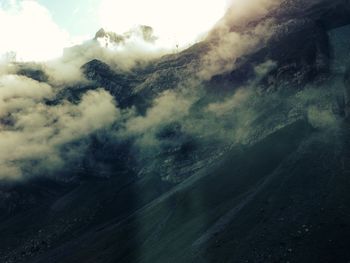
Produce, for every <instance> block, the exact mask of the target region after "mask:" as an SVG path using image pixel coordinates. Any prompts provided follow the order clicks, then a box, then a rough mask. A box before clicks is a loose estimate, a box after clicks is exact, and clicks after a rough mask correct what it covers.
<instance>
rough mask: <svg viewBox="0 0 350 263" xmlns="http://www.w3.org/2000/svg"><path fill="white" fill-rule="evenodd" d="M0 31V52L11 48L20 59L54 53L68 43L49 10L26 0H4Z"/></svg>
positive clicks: (67, 35)
mask: <svg viewBox="0 0 350 263" xmlns="http://www.w3.org/2000/svg"><path fill="white" fill-rule="evenodd" d="M0 34H1V43H0V56H1V55H2V54H4V53H6V52H9V51H14V52H16V53H17V59H18V60H24V61H37V60H47V59H50V58H54V57H58V56H60V55H61V54H62V51H63V48H64V47H66V46H68V45H70V44H71V39H70V36H69V34H68V33H67V32H65V31H64V30H62V29H61V28H60V27H59V26H58V25H57V24H55V22H54V21H53V20H52V17H51V14H50V12H49V11H48V10H47V9H46V8H45V7H43V6H41V5H40V4H39V3H37V2H35V1H30V0H23V1H18V0H17V1H6V0H5V1H4V2H3V4H2V5H0Z"/></svg>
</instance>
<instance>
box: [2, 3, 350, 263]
mask: <svg viewBox="0 0 350 263" xmlns="http://www.w3.org/2000/svg"><path fill="white" fill-rule="evenodd" d="M271 18H273V19H274V21H275V24H274V27H273V28H274V30H275V31H273V34H271V37H269V38H267V39H266V40H265V41H262V42H261V43H262V44H260V45H257V46H256V47H255V48H252V49H250V50H249V52H246V53H244V55H242V56H239V57H238V58H236V57H234V59H233V60H234V61H228V64H229V67H227V68H228V69H227V70H225V71H224V72H221V71H220V72H219V73H217V74H212V76H210V77H209V78H204V79H203V78H201V72H202V70H203V67H204V68H205V67H208V66H209V62H208V61H209V60H208V59H205V58H208V56H207V55H208V54H211V52H212V51H213V50H214V51H215V49H216V48H218V45H217V44H218V43H220V42H219V40H220V39H219V40H218V39H213V38H210V37H209V38H208V39H207V40H206V41H203V42H201V43H198V44H196V45H194V46H192V47H190V48H189V49H187V50H184V51H182V52H180V53H177V54H170V55H167V56H164V57H162V58H159V59H156V60H153V61H151V62H149V63H147V64H141V65H136V66H135V67H134V68H132V69H131V70H129V71H127V72H126V71H123V70H121V69H118V68H116V67H112V66H110V65H108V64H106V63H105V62H103V61H100V60H97V59H95V60H92V61H90V62H88V63H86V64H85V65H82V68H81V69H82V72H83V74H84V75H85V77H86V78H87V79H88V80H89V83H88V84H81V86H78V87H67V88H66V89H64V90H62V92H60V93H58V96H57V98H55V99H54V100H53V101H48V102H47V103H48V104H58V103H59V101H69V102H71V103H73V104H74V103H75V104H78V103H79V101H80V100H81V96H82V94H84V93H85V92H86V91H89V90H96V89H99V88H101V87H102V88H104V89H105V90H107V91H108V92H109V93H110V94H112V96H113V97H114V98H115V100H116V102H117V104H118V106H119V110H120V111H121V112H124V111H125V112H126V113H125V115H121V116H122V117H121V118H127V117H128V116H129V115H132V116H133V114H135V115H136V117H135V118H134V119H132V120H133V122H131V124H130V122H127V121H126V122H122V124H120V123H116V124H115V125H114V126H116V127H112V128H113V130H112V132H111V134H109V133H108V134H107V131H101V132H100V133H96V134H93V135H91V136H90V138H89V140H88V144H86V147H85V148H84V152H83V154H81V155H82V156H81V157H80V158H81V160H80V161H79V162H77V163H76V164H75V165H74V167H69V168H67V169H65V170H63V171H59V172H58V174H57V175H56V176H55V177H54V178H52V177H48V176H45V175H44V176H43V177H39V178H34V179H31V180H27V181H25V182H21V183H9V182H0V233H1V234H0V261H1V262H9V263H10V262H11V263H12V262H26V263H27V262H28V263H44V262H45V263H46V262H50V263H55V262H57V263H59V262H64V263H70V262H72V263H73V262H87V263H88V262H93V263H109V262H121V263H122V262H125V263H136V262H137V263H141V262H142V263H146V262H150V263H151V262H152V263H157V262H159V263H163V262H169V263H171V262H174V263H177V262H205V263H211V262H213V263H214V262H317V263H319V262H325V263H326V262H348V261H349V259H350V252H349V250H348V245H347V244H349V243H350V230H349V227H350V217H349V216H350V196H349V191H348V189H349V186H350V180H349V173H350V166H349V163H350V162H349V160H350V152H349V149H350V148H349V147H350V145H349V142H350V140H349V138H350V133H349V124H348V123H347V122H344V121H343V119H342V116H341V115H342V114H339V116H338V115H336V114H333V112H332V107H333V106H334V105H333V103H336V98H338V97H339V95H340V96H341V97H342V98H343V97H344V95H343V90H344V88H345V90H346V91H347V93H346V96H345V99H343V101H345V103H343V104H344V105H346V106H343V111H345V115H346V116H347V117H349V114H350V112H349V92H348V91H349V88H350V73H349V72H348V73H346V74H344V72H340V73H339V72H337V73H335V72H333V68H332V64H333V63H334V60H335V57H334V54H333V49H334V44H333V43H332V41H331V38H329V30H331V29H334V28H336V27H339V26H343V25H346V24H347V23H349V22H350V21H349V18H350V3H349V1H344V0H334V1H328V0H317V1H304V0H298V1H296V0H293V1H292V0H288V1H284V2H283V3H282V7H280V8H279V9H273V10H271V11H270V12H268V14H266V15H265V16H264V17H262V18H261V17H260V18H259V21H252V22H251V23H250V24H248V25H246V26H245V27H244V28H243V27H235V26H232V28H231V29H230V30H231V31H232V32H233V31H237V32H238V33H239V34H240V36H242V32H243V34H247V32H248V33H249V34H251V32H253V31H251V28H256V26H257V25H258V24H259V23H261V22H262V21H264V20H265V19H271ZM275 25H277V26H275ZM151 31H152V30H151V29H150V28H147V27H144V28H143V29H142V32H143V34H144V37H145V38H148V37H150V39H152V37H151V35H152V34H151V33H152V32H151ZM228 33H229V32H228ZM249 34H248V35H249ZM105 37H108V38H109V39H110V40H111V39H114V40H115V42H118V41H119V40H120V41H121V42H122V41H123V40H121V37H125V36H118V35H116V34H115V35H113V34H112V33H110V32H105V31H104V30H102V29H101V30H100V31H99V32H98V33H97V34H96V39H98V38H105ZM119 37H120V39H119ZM220 37H223V38H225V36H220ZM221 40H222V39H221ZM121 42H120V43H121ZM118 43H119V42H118ZM235 48H237V46H233V47H231V46H229V47H228V51H227V52H228V53H225V54H231V53H230V51H232V50H234V49H235ZM342 55H344V56H345V55H346V54H342ZM347 55H348V54H347ZM229 58H231V57H229ZM216 62H218V64H219V66H221V65H222V64H221V63H227V58H226V57H223V59H221V60H217V61H216ZM346 66H348V65H346ZM34 69H35V68H34ZM37 70H39V69H37ZM37 70H34V71H33V70H28V69H26V70H25V71H22V72H19V74H22V75H25V76H27V77H30V78H33V79H36V80H38V81H44V82H45V81H46V79H45V75H44V72H43V71H37ZM344 85H345V87H344ZM310 86H311V87H310ZM193 87H195V88H193ZM248 87H254V88H255V89H254V92H255V93H254V94H253V96H251V93H249V92H246V90H249V89H248ZM190 88H193V89H190ZM189 89H190V91H189ZM237 90H238V91H237ZM236 92H237V93H236ZM164 94H165V95H164ZM169 94H172V95H173V96H169V97H166V96H167V95H169ZM174 94H176V95H177V96H180V95H181V97H180V99H178V98H177V97H176V95H174ZM193 94H194V95H193ZM237 94H238V95H237ZM164 96H165V98H166V99H164ZM189 97H191V99H192V100H189ZM169 98H170V99H169ZM246 98H248V99H246ZM162 99H163V100H162ZM174 99H177V100H178V101H180V102H181V103H180V104H179V105H180V106H181V107H182V108H186V106H187V103H192V104H191V107H188V109H187V110H186V111H185V113H186V114H185V115H184V117H183V116H182V115H181V114H182V113H183V111H181V110H182V109H178V108H180V106H178V105H177V104H176V105H175V107H174V108H175V109H173V108H172V107H173V106H172V105H173V100H174ZM188 101H190V102H188ZM157 105H163V106H164V105H165V108H170V109H172V112H171V113H172V114H169V115H164V112H163V110H158V108H157ZM344 109H345V110H344ZM154 112H156V114H155V115H152V113H154ZM213 112H214V113H213ZM174 115H180V117H178V116H177V118H174ZM124 116H126V117H124ZM150 116H151V117H150ZM154 116H156V117H159V116H161V117H162V119H161V121H160V124H158V125H159V127H157V129H155V128H154V125H153V126H152V125H149V123H152V124H153V122H154V121H155V120H154V119H156V121H158V119H157V118H154ZM164 116H165V117H164ZM10 117H12V116H8V118H9V120H11V118H10ZM95 121H98V120H95ZM138 121H142V122H143V124H144V123H146V124H145V125H146V126H147V125H148V126H147V127H148V129H147V132H150V133H146V135H149V134H151V135H152V136H145V134H141V135H139V134H138V133H137V132H138V130H137V125H136V124H138V123H139V122H138ZM135 123H136V124H135ZM247 124H249V125H247ZM0 125H2V124H1V123H0ZM119 126H121V127H119ZM128 127H131V128H133V129H134V130H133V129H129V130H128V129H127V128H128ZM135 127H136V128H135ZM0 128H1V126H0ZM120 130H122V131H124V133H122V137H121V138H123V139H124V138H125V139H124V140H121V139H120V137H118V139H115V138H116V137H117V135H118V132H119V131H120ZM135 130H136V133H135ZM125 131H126V132H125ZM132 132H134V133H132ZM232 137H234V138H238V139H237V140H232ZM154 140H157V145H156V146H154V145H153V144H152V143H153V141H154ZM78 143H79V142H73V143H72V144H78ZM144 144H146V145H151V146H150V147H149V148H147V147H144V148H143V147H139V145H144ZM149 149H151V150H149Z"/></svg>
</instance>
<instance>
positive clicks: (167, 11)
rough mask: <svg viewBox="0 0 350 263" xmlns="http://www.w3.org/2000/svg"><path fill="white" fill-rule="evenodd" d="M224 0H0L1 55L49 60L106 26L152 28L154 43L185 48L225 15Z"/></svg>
mask: <svg viewBox="0 0 350 263" xmlns="http://www.w3.org/2000/svg"><path fill="white" fill-rule="evenodd" d="M227 2H228V0H206V1H203V0H176V1H174V0H74V1H71V0H60V1H54V0H0V34H1V35H2V41H1V43H0V54H4V53H6V52H9V51H13V52H15V53H16V54H17V59H18V60H23V61H28V60H35V61H37V60H47V59H51V58H54V57H58V56H60V54H62V50H63V47H67V46H71V45H74V44H77V43H81V42H82V41H84V40H87V39H91V38H93V36H94V34H95V32H96V31H97V30H98V29H100V28H104V29H106V30H109V31H114V32H116V33H120V34H121V33H124V32H126V31H128V30H130V29H131V28H133V27H135V26H137V25H148V26H151V27H153V28H154V31H155V35H156V36H158V37H159V39H158V42H157V45H159V46H162V47H165V48H169V49H172V48H174V47H175V46H176V45H179V46H180V47H186V46H188V45H190V44H193V43H194V42H196V41H197V40H198V39H199V37H200V36H203V35H204V34H205V32H207V31H208V30H209V29H210V28H211V27H212V26H213V25H214V24H215V23H216V22H217V21H218V20H219V19H220V18H221V17H222V16H223V15H224V13H225V10H226V8H227V6H228V4H227Z"/></svg>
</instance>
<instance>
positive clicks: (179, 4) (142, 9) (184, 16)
mask: <svg viewBox="0 0 350 263" xmlns="http://www.w3.org/2000/svg"><path fill="white" fill-rule="evenodd" d="M226 3H227V0H207V1H202V0H178V1H172V0H168V1H165V0H148V1H144V0H129V1H114V0H102V1H101V5H100V8H99V20H100V24H101V26H102V27H105V28H107V29H108V30H112V31H115V32H118V33H123V32H125V31H127V30H129V29H130V28H132V27H134V26H135V25H139V24H142V25H148V26H151V27H153V28H154V29H155V34H156V35H157V36H159V37H160V39H159V42H158V44H160V45H162V46H164V47H174V46H175V45H176V44H179V45H180V46H184V45H188V44H191V43H193V42H194V41H195V40H196V38H197V37H198V36H199V35H200V34H202V33H205V32H206V31H208V30H210V29H211V28H212V26H213V25H214V24H215V23H216V22H217V21H218V20H219V19H220V18H221V17H222V16H223V14H224V12H225V9H226Z"/></svg>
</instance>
